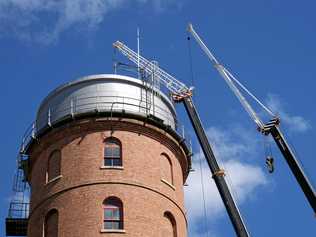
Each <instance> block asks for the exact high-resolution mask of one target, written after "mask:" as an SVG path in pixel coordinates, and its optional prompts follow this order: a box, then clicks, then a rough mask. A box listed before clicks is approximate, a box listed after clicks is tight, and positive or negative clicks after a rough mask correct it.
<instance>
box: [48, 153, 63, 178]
mask: <svg viewBox="0 0 316 237" xmlns="http://www.w3.org/2000/svg"><path fill="white" fill-rule="evenodd" d="M60 163H61V152H60V150H54V151H53V152H52V153H51V154H50V156H49V157H48V164H47V181H50V180H52V179H54V178H56V177H58V176H60Z"/></svg>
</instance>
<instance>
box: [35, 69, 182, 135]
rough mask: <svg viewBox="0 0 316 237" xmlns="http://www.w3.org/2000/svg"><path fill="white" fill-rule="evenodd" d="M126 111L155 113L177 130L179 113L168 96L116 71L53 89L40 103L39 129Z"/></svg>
mask: <svg viewBox="0 0 316 237" xmlns="http://www.w3.org/2000/svg"><path fill="white" fill-rule="evenodd" d="M99 112H111V113H114V112H116V113H117V112H124V113H125V114H134V115H135V114H136V115H139V116H144V117H145V116H146V117H147V116H148V115H152V116H154V117H156V118H158V119H160V120H161V121H162V122H163V123H164V124H165V125H169V126H170V127H171V128H172V129H174V130H175V129H176V112H175V108H174V106H173V104H172V102H171V101H170V100H169V98H168V97H167V96H166V95H165V94H164V93H162V92H161V91H160V90H158V89H154V88H152V86H151V85H149V84H146V83H145V82H143V81H142V80H139V79H135V78H132V77H128V76H122V75H115V74H99V75H91V76H86V77H83V78H80V79H78V80H75V81H72V82H69V83H66V84H64V85H62V86H60V87H58V88H56V89H55V90H53V91H52V92H51V93H50V94H49V95H48V96H47V97H46V98H45V99H44V100H43V102H42V103H41V105H40V107H39V110H38V112H37V116H36V122H35V128H36V131H41V130H42V129H44V128H46V127H47V126H51V125H54V124H55V123H57V122H60V121H62V120H65V119H67V118H69V116H71V117H76V116H78V115H82V114H89V113H99Z"/></svg>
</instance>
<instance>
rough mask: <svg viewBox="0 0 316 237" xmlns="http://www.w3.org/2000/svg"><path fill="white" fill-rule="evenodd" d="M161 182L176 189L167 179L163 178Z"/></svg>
mask: <svg viewBox="0 0 316 237" xmlns="http://www.w3.org/2000/svg"><path fill="white" fill-rule="evenodd" d="M161 182H163V183H165V184H167V185H168V186H169V187H170V188H172V189H173V190H176V187H175V186H173V185H172V184H171V183H169V182H168V181H167V180H165V179H161Z"/></svg>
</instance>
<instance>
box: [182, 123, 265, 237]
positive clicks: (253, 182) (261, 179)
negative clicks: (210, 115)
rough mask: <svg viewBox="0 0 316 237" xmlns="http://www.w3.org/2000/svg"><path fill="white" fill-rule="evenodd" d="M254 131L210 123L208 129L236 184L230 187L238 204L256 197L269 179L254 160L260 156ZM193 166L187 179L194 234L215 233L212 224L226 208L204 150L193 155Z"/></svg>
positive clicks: (231, 179) (222, 161)
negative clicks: (211, 125)
mask: <svg viewBox="0 0 316 237" xmlns="http://www.w3.org/2000/svg"><path fill="white" fill-rule="evenodd" d="M255 132H256V131H254V133H251V132H248V131H247V130H246V129H243V128H242V127H239V126H232V127H229V128H227V129H222V128H217V127H211V128H209V129H208V130H207V134H208V137H209V140H210V143H211V144H212V147H213V149H214V153H215V154H216V157H217V158H219V159H220V167H222V168H224V170H225V171H226V173H227V176H226V181H227V182H228V184H229V185H230V186H231V187H233V188H232V190H231V191H232V194H233V196H234V197H235V199H236V200H237V202H238V204H239V205H240V204H243V203H245V201H246V200H252V199H255V198H257V196H256V195H257V190H259V188H260V187H265V186H266V184H267V183H268V181H267V178H266V176H265V174H264V172H263V170H262V169H261V168H260V167H258V166H256V165H254V164H253V162H252V163H251V161H254V159H253V158H257V157H258V146H259V141H258V137H257V134H256V133H255ZM241 134H243V135H241ZM200 161H201V162H202V163H200ZM200 164H202V165H201V166H200ZM193 168H194V169H195V170H196V171H195V172H192V173H190V176H189V178H188V180H187V183H188V185H189V187H187V188H186V190H185V198H186V199H185V200H186V207H187V210H188V217H189V222H190V223H191V226H192V227H195V226H196V228H193V233H192V235H193V236H201V235H203V234H205V233H207V236H212V237H213V236H216V233H213V232H212V233H210V224H213V225H214V223H215V222H216V221H217V220H218V219H219V218H221V217H222V216H223V214H224V213H225V208H224V205H223V203H222V200H221V198H220V195H219V193H218V190H217V187H216V185H215V183H214V181H213V179H212V178H211V173H210V170H209V168H208V165H207V163H206V162H205V161H204V157H203V154H202V152H201V151H200V152H198V154H197V155H196V156H194V162H193ZM201 177H202V179H201ZM201 180H203V183H204V192H205V202H206V209H207V218H206V220H207V222H208V223H205V217H204V205H203V198H202V197H203V193H202V185H201ZM192 203H194V205H192ZM206 226H207V227H206ZM211 227H212V225H211Z"/></svg>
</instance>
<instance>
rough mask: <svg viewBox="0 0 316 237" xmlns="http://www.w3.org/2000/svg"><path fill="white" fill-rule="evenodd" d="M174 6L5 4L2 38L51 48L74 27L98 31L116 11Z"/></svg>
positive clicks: (120, 0)
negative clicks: (141, 7)
mask: <svg viewBox="0 0 316 237" xmlns="http://www.w3.org/2000/svg"><path fill="white" fill-rule="evenodd" d="M172 2H175V0H132V1H127V0H1V1H0V37H3V36H8V35H9V36H14V37H18V38H20V39H22V40H28V41H35V42H40V43H43V44H50V43H52V42H56V41H57V40H58V38H59V36H60V34H61V33H62V32H64V31H66V30H68V29H70V28H71V27H73V26H80V27H83V28H84V29H86V30H95V29H96V28H97V27H98V26H99V25H100V24H101V23H102V22H103V20H104V16H105V15H106V14H107V13H108V12H109V11H112V10H114V9H118V8H122V7H126V6H127V5H130V4H132V3H134V4H151V5H152V7H153V8H154V9H156V10H157V11H161V10H162V9H164V8H166V7H167V6H168V4H169V3H172Z"/></svg>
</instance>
